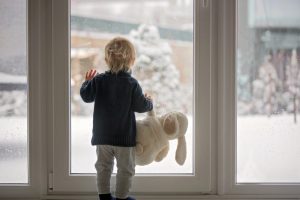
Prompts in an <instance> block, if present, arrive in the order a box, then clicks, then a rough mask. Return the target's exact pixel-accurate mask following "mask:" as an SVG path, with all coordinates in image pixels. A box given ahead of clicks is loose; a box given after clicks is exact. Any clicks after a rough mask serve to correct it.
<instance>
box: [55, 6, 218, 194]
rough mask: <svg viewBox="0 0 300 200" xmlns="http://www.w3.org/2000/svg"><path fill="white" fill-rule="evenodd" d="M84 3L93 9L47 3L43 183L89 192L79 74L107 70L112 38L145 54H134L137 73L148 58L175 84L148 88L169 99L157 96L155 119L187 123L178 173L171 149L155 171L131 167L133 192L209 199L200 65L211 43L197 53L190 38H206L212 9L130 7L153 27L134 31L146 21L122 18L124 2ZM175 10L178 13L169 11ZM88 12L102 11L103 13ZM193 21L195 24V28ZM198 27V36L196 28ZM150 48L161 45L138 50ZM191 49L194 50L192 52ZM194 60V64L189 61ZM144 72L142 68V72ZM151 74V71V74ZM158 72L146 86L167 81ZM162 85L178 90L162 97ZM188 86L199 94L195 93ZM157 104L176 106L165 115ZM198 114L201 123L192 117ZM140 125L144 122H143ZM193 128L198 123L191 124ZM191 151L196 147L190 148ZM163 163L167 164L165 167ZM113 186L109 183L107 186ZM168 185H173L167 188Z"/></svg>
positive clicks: (207, 76)
mask: <svg viewBox="0 0 300 200" xmlns="http://www.w3.org/2000/svg"><path fill="white" fill-rule="evenodd" d="M91 3H95V1H84V3H83V1H69V2H68V1H53V4H52V6H53V8H52V10H53V11H54V12H55V15H53V18H52V22H53V26H52V28H53V30H52V32H53V36H52V40H53V63H52V66H53V77H54V79H53V80H55V81H54V82H53V83H52V84H53V85H52V87H53V88H55V91H53V93H52V94H51V95H52V97H53V116H54V117H53V120H54V121H53V123H54V124H53V125H54V126H53V134H54V135H53V137H54V138H53V149H52V150H53V158H54V159H53V168H52V169H50V177H53V187H52V191H53V192H57V191H70V192H72V191H77V192H78V191H79V192H94V191H96V188H95V170H94V162H95V157H96V156H95V149H94V147H92V146H91V144H90V137H91V123H92V120H91V115H92V109H91V104H90V105H88V104H84V103H83V102H82V101H81V100H80V96H79V95H78V90H79V87H80V85H81V83H82V81H83V75H84V72H85V71H86V70H88V69H89V68H90V67H91V66H95V67H96V68H97V69H98V71H99V72H103V71H104V70H106V68H105V67H104V66H105V65H104V62H103V54H102V53H103V47H104V45H105V44H106V42H107V41H108V40H109V39H111V38H112V37H113V36H115V35H123V36H126V37H129V39H131V40H133V43H134V44H135V45H140V46H139V48H141V49H142V50H143V51H144V52H146V53H144V54H142V52H140V49H138V48H137V49H138V50H137V53H138V60H137V63H139V65H140V66H139V67H143V64H144V63H143V62H144V61H145V59H144V58H146V60H147V59H148V58H149V59H150V62H153V63H155V64H157V65H158V66H159V67H164V68H166V69H168V70H169V73H173V74H175V75H174V77H175V78H174V79H170V80H167V79H165V82H166V83H165V85H163V86H161V85H160V83H157V84H153V86H155V87H165V88H164V89H166V90H167V92H166V94H167V95H169V96H167V95H165V97H162V96H161V95H160V97H159V96H156V98H157V101H160V104H157V106H158V107H157V108H156V109H157V110H156V111H158V113H159V114H161V113H164V112H167V111H170V110H172V109H178V110H179V111H182V112H184V113H186V114H187V115H189V116H190V117H189V126H190V127H189V131H188V135H187V137H188V139H187V140H188V142H189V144H191V145H190V146H189V147H188V159H187V160H186V164H185V165H184V166H182V167H180V166H177V163H176V162H175V161H174V155H175V153H174V150H175V148H174V147H171V148H173V149H171V151H170V152H169V156H168V158H167V159H165V160H163V161H162V162H161V163H153V166H148V167H144V168H142V167H141V168H139V167H137V172H138V173H137V176H136V177H135V182H134V185H133V190H134V191H135V192H154V191H155V192H168V191H174V190H177V191H181V192H188V191H195V192H196V191H199V190H200V191H201V192H210V191H211V188H210V186H211V169H210V166H211V162H212V160H211V156H210V155H211V145H210V143H211V134H212V133H211V132H212V128H211V126H212V124H210V123H209V122H210V120H211V118H212V117H213V116H212V110H213V109H211V106H212V103H211V102H212V101H211V99H212V93H211V91H210V88H211V87H212V86H211V61H210V60H209V59H204V58H207V57H209V55H210V48H211V46H210V40H203V41H202V42H201V44H202V45H199V44H200V43H199V41H198V40H200V37H201V36H199V37H196V35H197V34H196V33H197V32H202V35H203V36H204V35H206V36H207V35H209V32H210V31H212V30H211V28H210V26H211V18H210V13H211V12H212V10H211V8H212V7H211V6H209V4H206V5H205V6H201V4H200V3H199V2H198V1H177V3H176V4H173V3H170V1H169V0H165V1H159V2H153V1H147V0H145V1H131V2H130V5H131V6H135V8H136V10H141V8H143V10H145V13H148V12H149V13H148V14H147V15H145V16H148V15H149V16H150V17H149V20H152V21H151V22H150V21H149V22H148V23H149V24H151V26H148V25H143V26H141V25H140V24H141V23H145V22H147V21H146V20H145V19H139V18H137V17H136V16H137V13H134V12H132V10H131V11H130V12H129V11H128V10H127V9H128V3H127V2H119V1H117V2H115V1H114V2H110V1H97V3H96V4H91ZM177 4H178V5H177ZM176 6H177V7H179V6H180V7H181V8H184V9H177V10H176ZM68 8H70V10H69V12H67V11H68ZM126 8H127V9H126ZM95 10H97V11H99V10H102V12H96V11H95ZM156 10H164V13H165V14H164V15H161V18H158V17H157V15H156V14H155V15H154V13H156V12H157V11H156ZM169 10H170V11H172V12H170V11H169ZM109 11H111V12H109ZM121 11H122V13H127V15H125V14H124V18H120V17H119V14H118V13H119V12H121ZM192 11H193V12H194V16H193V14H192V13H193V12H192ZM160 12H161V13H162V11H160ZM105 13H106V14H105ZM152 15H153V16H156V17H152ZM193 18H198V19H200V20H199V21H198V22H197V23H195V24H194V23H193ZM144 20H145V21H144ZM69 22H70V23H69ZM200 26H201V27H202V29H200V28H199V27H200ZM147 31H148V33H147V34H148V35H147V34H145V35H144V36H142V37H143V38H146V37H148V39H147V40H148V41H147V40H145V41H142V40H141V39H139V38H142V37H141V34H143V32H145V33H146V32H147ZM69 35H70V38H69ZM153 40H157V41H155V42H156V43H157V46H159V45H162V46H161V48H160V49H157V48H156V47H153V48H149V46H143V44H147V42H148V43H151V42H154V41H153ZM150 41H151V42H150ZM69 42H70V43H69ZM139 43H140V44H139ZM194 44H197V45H196V46H194ZM147 45H148V44H147ZM69 47H71V49H70V48H69ZM143 48H144V49H143ZM148 48H149V49H148ZM146 50H147V51H146ZM161 50H163V51H164V56H161V55H159V54H158V55H157V56H158V57H156V58H152V57H151V56H149V54H150V53H151V52H152V53H153V52H158V51H161ZM178 52H181V53H180V54H179V53H178ZM194 54H196V55H199V56H197V57H194V56H193V55H194ZM160 56H161V57H160ZM147 57H148V58H147ZM151 59H152V60H151ZM147 62H148V61H147ZM69 66H70V68H69ZM145 66H146V67H147V65H145V64H144V67H145ZM204 66H206V67H204ZM150 70H152V71H153V69H151V68H150ZM159 70H160V73H153V74H156V75H157V77H151V76H150V75H149V77H151V78H153V81H154V79H155V78H159V79H163V78H160V77H159V75H164V76H168V75H169V74H168V73H167V70H165V69H159ZM133 73H136V76H138V73H143V71H142V70H140V71H137V72H133ZM149 74H151V73H149ZM140 76H141V75H140ZM141 77H142V76H141ZM138 79H139V80H141V81H140V82H141V84H143V88H144V90H147V89H146V88H147V87H148V90H152V91H150V92H153V93H154V95H155V93H158V92H159V90H158V89H157V88H151V85H149V83H147V82H146V80H145V79H143V78H138ZM169 81H170V82H173V84H174V85H177V86H178V88H179V87H180V91H179V89H178V88H177V89H178V90H177V91H173V92H168V90H170V88H169V86H170V84H169V83H168V82H169ZM147 84H148V85H147ZM179 85H180V86H179ZM195 85H200V86H199V87H197V88H195V87H194V86H195ZM177 86H176V87H177ZM181 90H183V91H184V92H182V91H181ZM177 92H179V93H177ZM200 93H202V95H204V96H203V97H201V101H199V98H200ZM160 98H161V99H160ZM163 98H167V99H172V98H174V99H175V98H179V99H178V101H176V102H173V103H172V104H170V105H171V107H167V106H164V105H163V104H162V103H165V102H163ZM194 102H195V103H194ZM159 106H160V107H159ZM200 112H203V113H206V115H205V116H204V115H199V114H197V113H200ZM139 117H141V118H143V115H141V116H139ZM194 121H196V122H197V123H193V122H194ZM194 143H197V144H198V145H197V146H195V145H194ZM172 150H173V152H172ZM168 161H169V163H172V164H171V165H168ZM170 166H172V167H170ZM157 169H160V170H157ZM153 172H155V173H153ZM151 173H152V174H151ZM200 177H201V178H200ZM113 182H114V178H113V181H112V185H113ZM153 182H160V183H161V184H162V185H164V187H160V186H159V185H153V184H152V183H153ZM170 182H172V183H175V184H172V185H170V184H169V183H170ZM184 183H189V185H190V186H189V187H184V188H183V187H182V184H184Z"/></svg>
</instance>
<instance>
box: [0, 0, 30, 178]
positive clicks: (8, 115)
mask: <svg viewBox="0 0 300 200" xmlns="http://www.w3.org/2000/svg"><path fill="white" fill-rule="evenodd" d="M26 10H27V8H26V1H25V0H1V1H0V44H1V45H0V183H28V161H27V148H28V146H27V61H26V60H27V47H26V45H27V31H26V23H27V14H26Z"/></svg>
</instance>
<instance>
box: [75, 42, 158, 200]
mask: <svg viewBox="0 0 300 200" xmlns="http://www.w3.org/2000/svg"><path fill="white" fill-rule="evenodd" d="M134 59H135V51H134V47H133V45H132V44H131V43H130V42H129V41H128V40H126V39H124V38H115V39H113V40H112V41H110V42H109V43H108V44H107V45H106V47H105V61H106V63H107V64H108V67H109V68H110V71H107V72H105V73H102V74H99V75H96V71H95V70H90V71H89V72H87V74H86V81H85V82H84V83H83V84H82V87H81V89H80V95H81V97H82V99H83V100H84V101H85V102H87V103H88V102H95V104H94V114H93V137H92V145H97V157H98V159H97V162H96V164H95V167H96V170H97V185H98V193H99V197H100V200H103V199H104V200H106V199H114V198H113V197H112V196H111V193H110V177H111V173H112V170H113V165H114V164H113V162H114V158H116V160H117V167H118V173H117V182H116V197H117V199H128V200H130V199H132V198H131V197H128V192H129V189H130V187H131V182H132V176H134V174H135V149H134V146H135V144H136V120H135V114H134V112H147V111H150V110H152V108H153V105H152V100H151V97H148V96H147V95H146V96H144V94H143V92H142V89H141V87H140V85H139V83H138V82H137V80H136V79H134V78H133V77H131V74H130V73H129V71H130V67H131V66H132V65H133V63H134ZM95 75H96V76H95Z"/></svg>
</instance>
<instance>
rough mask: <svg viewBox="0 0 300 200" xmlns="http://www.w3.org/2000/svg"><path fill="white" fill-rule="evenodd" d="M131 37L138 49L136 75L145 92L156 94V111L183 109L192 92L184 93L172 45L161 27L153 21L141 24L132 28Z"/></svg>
mask: <svg viewBox="0 0 300 200" xmlns="http://www.w3.org/2000/svg"><path fill="white" fill-rule="evenodd" d="M130 37H131V40H132V42H133V44H134V45H135V48H136V52H137V56H136V57H137V58H136V62H135V66H134V67H133V75H134V76H135V77H136V78H137V79H138V80H139V82H140V84H141V86H142V88H143V90H144V92H146V93H149V94H150V95H152V96H153V97H154V101H155V103H154V106H155V111H156V112H157V113H158V114H161V113H165V112H168V111H172V110H179V111H182V106H183V101H184V100H185V99H186V97H187V96H188V94H182V88H181V87H180V82H179V78H180V74H179V71H178V69H177V68H176V66H175V65H174V64H173V63H172V60H171V55H172V49H171V47H170V45H169V44H168V42H166V41H164V40H162V39H161V38H160V35H159V31H158V29H157V27H155V26H151V25H141V26H139V27H138V29H137V30H132V31H131V33H130ZM190 91H192V90H190Z"/></svg>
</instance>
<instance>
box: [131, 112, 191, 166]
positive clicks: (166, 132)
mask: <svg viewBox="0 0 300 200" xmlns="http://www.w3.org/2000/svg"><path fill="white" fill-rule="evenodd" d="M136 127H137V136H136V137H137V138H136V140H137V144H136V164H137V165H148V164H150V163H152V162H153V161H154V160H155V161H156V162H159V161H161V160H162V159H164V158H165V157H166V156H167V154H168V151H169V140H174V139H178V143H177V149H176V156H175V160H176V162H177V163H178V164H179V165H183V164H184V162H185V159H186V141H185V133H186V130H187V127H188V119H187V117H186V116H185V115H184V114H182V113H181V112H170V113H167V114H165V115H163V116H161V117H157V116H156V115H155V112H154V111H150V112H148V113H147V117H146V118H145V119H143V120H138V121H137V125H136Z"/></svg>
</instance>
